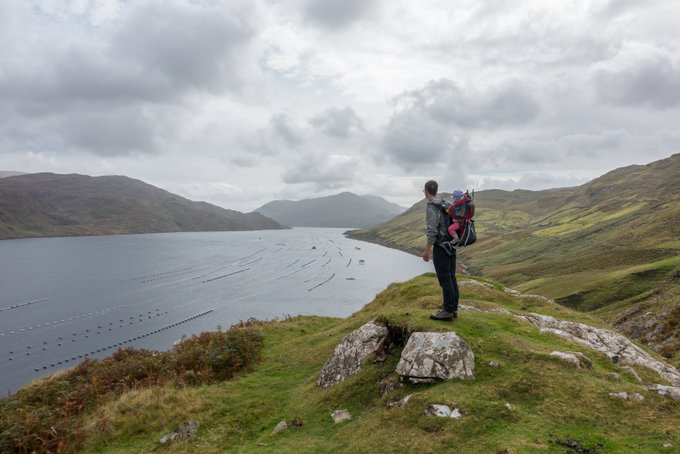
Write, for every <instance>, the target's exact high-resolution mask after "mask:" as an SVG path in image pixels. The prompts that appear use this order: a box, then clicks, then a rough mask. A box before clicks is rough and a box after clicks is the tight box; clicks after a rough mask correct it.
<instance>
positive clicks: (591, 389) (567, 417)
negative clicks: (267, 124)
mask: <svg viewBox="0 0 680 454" xmlns="http://www.w3.org/2000/svg"><path fill="white" fill-rule="evenodd" d="M461 289H462V298H463V300H462V303H463V304H468V305H474V306H478V307H504V308H507V309H509V310H512V311H517V312H522V311H537V312H541V313H546V314H550V315H554V316H557V317H560V318H564V319H571V320H575V321H582V322H586V323H595V324H600V325H603V323H602V322H598V320H597V319H596V318H594V317H591V316H589V315H586V314H583V313H579V312H576V311H572V310H570V309H568V308H565V307H562V306H558V305H555V304H551V303H549V302H547V301H545V300H542V299H539V298H530V297H522V296H512V295H509V294H507V293H504V292H502V291H500V290H499V286H497V285H496V286H494V287H492V288H483V287H479V286H462V287H461ZM440 297H441V296H440V289H439V287H438V286H437V284H436V279H435V278H434V276H433V275H431V274H427V275H423V276H421V277H418V278H415V279H412V280H410V281H408V282H405V283H403V284H393V285H391V286H389V287H388V288H387V289H386V290H384V291H383V292H382V293H380V294H379V295H378V296H377V297H376V299H375V300H374V301H373V302H371V303H370V304H368V305H367V306H365V307H364V308H363V309H362V310H360V311H358V312H357V313H355V314H354V315H352V316H351V317H349V318H347V319H331V318H322V317H295V318H292V319H289V320H286V321H283V322H278V323H270V324H265V325H261V326H256V327H254V328H253V329H256V330H257V331H258V332H259V333H260V334H261V335H262V338H263V340H264V348H263V350H262V354H261V361H260V362H259V363H258V364H257V366H256V367H255V369H254V370H253V371H252V372H250V373H247V374H243V375H240V376H239V377H238V379H236V380H230V381H225V382H221V383H216V384H210V385H200V386H195V387H191V386H181V387H177V386H173V385H170V384H168V385H163V386H159V387H151V388H147V389H143V390H138V391H137V390H134V391H131V392H128V393H126V394H124V395H122V396H121V397H119V398H116V399H112V400H110V401H108V402H106V403H105V404H103V405H101V406H99V407H98V408H96V409H94V410H92V411H90V412H88V413H87V414H86V415H84V416H83V427H84V428H85V429H84V437H85V438H84V440H85V442H84V445H83V448H82V451H83V452H89V453H130V452H148V451H149V450H150V449H154V448H156V447H157V441H158V439H160V437H161V436H162V435H164V434H165V433H167V432H169V431H170V430H172V429H173V428H174V427H176V426H177V425H178V424H179V423H180V422H181V421H183V420H187V419H193V420H197V421H199V422H200V423H201V426H200V428H199V431H198V433H197V435H196V436H194V437H193V438H191V439H189V440H187V441H182V442H180V443H177V444H175V445H173V446H170V447H168V448H164V449H163V451H162V452H168V453H171V452H173V453H174V452H177V453H189V452H192V453H194V452H201V453H222V452H237V453H238V452H242V453H249V452H263V453H299V452H318V453H326V452H343V453H365V452H380V453H382V452H423V453H428V452H433V453H434V452H448V451H449V450H451V449H455V450H456V452H462V453H468V452H469V453H478V452H492V453H493V452H497V451H499V450H503V449H514V450H515V451H516V452H522V453H525V452H528V453H532V452H541V453H543V452H556V453H563V452H565V450H566V448H565V447H564V446H561V445H559V444H557V440H561V441H566V440H577V441H578V442H579V443H581V445H583V446H586V447H591V448H598V447H599V448H598V449H599V451H596V452H641V453H645V452H649V453H653V452H659V451H660V450H661V449H662V446H663V444H664V443H672V444H673V445H674V446H680V426H678V424H677V421H678V418H680V402H678V401H673V400H672V399H669V398H665V397H662V396H659V395H657V394H653V393H650V392H645V391H641V390H640V388H639V387H638V386H637V384H636V383H633V382H632V381H631V380H630V379H629V378H628V376H626V375H625V374H622V380H623V381H621V382H616V381H614V380H613V379H612V377H611V373H613V372H618V371H619V369H618V366H616V365H614V364H612V363H611V362H610V361H609V360H608V359H607V358H606V357H605V356H604V355H600V354H597V353H595V352H593V351H590V350H585V349H582V348H581V347H579V346H577V345H575V344H572V343H569V342H568V341H566V340H564V339H561V338H559V337H556V336H552V335H549V334H544V333H541V332H539V331H538V330H537V329H536V328H534V327H533V326H532V325H530V324H529V323H526V322H524V321H522V320H520V319H518V318H516V317H513V316H510V315H506V314H499V313H486V312H474V311H463V312H461V313H460V318H459V319H457V320H456V321H455V322H453V323H450V324H445V323H444V324H443V323H441V322H434V321H431V320H429V319H428V318H427V316H428V314H429V313H431V312H432V311H433V310H435V309H436V308H437V307H438V306H439V305H440ZM375 319H385V320H389V322H390V323H391V324H392V325H394V326H400V327H402V328H404V329H407V330H409V331H415V330H428V331H441V330H448V329H453V330H455V331H456V332H457V333H458V334H459V335H461V336H462V337H463V338H464V339H465V340H467V341H468V343H469V344H470V345H471V347H472V349H473V351H474V353H475V364H476V370H475V379H474V380H469V381H450V382H442V383H438V384H434V385H406V386H405V387H404V388H402V389H399V390H397V391H394V392H393V393H390V394H388V395H387V396H384V397H383V396H380V394H379V392H378V384H379V382H380V381H381V380H383V379H386V378H391V379H396V378H397V377H396V375H395V373H394V369H395V366H396V363H397V361H398V356H399V351H398V349H395V350H394V351H393V352H392V354H391V355H390V356H389V357H388V358H387V360H386V361H385V363H384V364H379V363H376V364H374V363H372V362H370V361H369V362H368V363H367V364H366V365H365V366H364V367H363V369H362V370H361V371H360V372H359V373H357V374H355V375H353V376H351V377H350V378H348V379H347V380H346V381H344V382H343V383H340V384H338V385H335V386H333V387H331V388H329V389H322V388H319V387H318V386H317V385H316V379H317V376H318V373H319V371H320V369H321V367H322V366H323V364H324V363H325V361H326V359H327V358H328V356H329V355H330V354H331V353H332V351H333V349H334V347H335V345H336V344H337V343H338V342H339V341H340V340H341V339H342V338H343V337H344V336H345V335H347V334H348V333H349V332H351V331H352V330H353V329H355V328H357V327H359V326H360V325H362V324H364V323H366V322H368V321H370V320H375ZM553 350H562V351H565V350H566V351H581V352H582V353H584V354H585V355H587V356H588V357H589V358H591V359H592V360H593V363H594V366H593V369H574V368H571V367H570V366H568V365H566V364H564V363H562V362H560V361H559V360H556V359H555V358H553V357H551V356H550V352H552V351H553ZM490 360H494V361H497V362H499V363H500V365H501V366H500V368H498V369H493V368H489V367H487V366H486V363H487V362H488V361H490ZM639 373H640V374H641V375H642V376H643V378H644V379H645V380H650V381H654V382H660V379H659V378H658V376H656V375H655V373H653V372H651V371H646V370H639ZM618 391H629V392H642V393H644V394H645V398H646V399H645V401H644V402H642V403H633V402H628V401H619V400H614V399H611V398H610V397H609V396H608V393H609V392H618ZM407 394H413V398H412V399H411V401H410V402H409V404H408V405H407V406H406V407H405V408H402V409H387V408H386V407H385V405H386V403H387V402H388V401H391V400H397V399H399V398H401V397H403V396H405V395H407ZM429 403H444V404H449V405H452V406H456V407H458V408H460V409H461V411H462V413H463V415H464V416H463V418H462V419H460V420H450V419H440V418H433V417H425V416H423V414H422V412H423V410H424V408H425V406H426V405H427V404H429ZM506 403H509V404H511V405H512V406H513V410H512V411H511V410H509V409H508V408H506ZM339 408H347V409H348V410H349V411H350V413H351V414H352V420H351V421H349V422H346V423H343V424H339V425H335V424H333V422H332V420H331V418H330V414H331V413H332V412H333V411H334V410H336V409H339ZM294 418H299V419H301V420H302V421H303V422H304V425H303V426H302V427H292V428H291V429H289V430H287V431H284V432H281V433H279V434H276V435H272V434H271V431H272V429H273V428H274V426H276V424H277V423H278V422H279V421H281V420H286V421H291V420H293V419H294Z"/></svg>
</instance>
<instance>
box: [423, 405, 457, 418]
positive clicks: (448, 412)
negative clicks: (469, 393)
mask: <svg viewBox="0 0 680 454" xmlns="http://www.w3.org/2000/svg"><path fill="white" fill-rule="evenodd" d="M423 414H424V415H425V416H438V417H440V418H453V419H459V418H460V417H462V416H463V415H462V414H461V412H460V410H459V409H457V408H453V409H452V408H451V407H449V406H448V405H443V404H430V405H428V406H427V407H425V411H424V412H423Z"/></svg>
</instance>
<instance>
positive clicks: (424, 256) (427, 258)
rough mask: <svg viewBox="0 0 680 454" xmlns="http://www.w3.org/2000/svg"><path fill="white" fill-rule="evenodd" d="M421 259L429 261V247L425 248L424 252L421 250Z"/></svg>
mask: <svg viewBox="0 0 680 454" xmlns="http://www.w3.org/2000/svg"><path fill="white" fill-rule="evenodd" d="M423 260H425V261H426V262H429V261H430V250H429V249H425V252H423Z"/></svg>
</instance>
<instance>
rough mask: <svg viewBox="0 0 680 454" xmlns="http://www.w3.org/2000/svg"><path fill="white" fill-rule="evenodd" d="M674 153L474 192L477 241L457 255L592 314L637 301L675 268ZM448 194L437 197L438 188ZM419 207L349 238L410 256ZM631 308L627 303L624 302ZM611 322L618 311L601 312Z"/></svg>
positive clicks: (679, 246) (678, 199) (678, 237)
mask: <svg viewBox="0 0 680 454" xmlns="http://www.w3.org/2000/svg"><path fill="white" fill-rule="evenodd" d="M678 175H680V154H676V155H673V156H671V157H670V158H667V159H663V160H660V161H656V162H654V163H651V164H649V165H645V166H630V167H625V168H621V169H617V170H615V171H613V172H610V173H607V174H606V175H603V176H602V177H600V178H597V179H595V180H593V181H591V182H589V183H587V184H584V185H582V186H578V187H573V188H564V189H553V190H545V191H525V190H516V191H511V192H509V191H500V190H488V191H480V192H478V193H477V194H476V205H477V215H476V227H477V233H478V237H479V241H478V242H477V243H476V244H474V245H473V246H470V247H469V248H466V249H465V250H464V251H463V252H462V253H461V259H462V261H463V262H464V263H465V265H466V266H467V267H468V269H469V271H470V272H472V273H473V274H478V275H483V276H486V277H489V278H492V279H496V280H499V281H501V282H503V283H504V284H506V285H509V286H512V287H515V288H517V289H519V290H522V291H525V292H530V293H537V294H542V295H547V296H550V297H551V298H555V299H556V300H557V301H558V302H559V303H561V304H564V305H566V306H569V307H573V308H577V309H579V310H586V311H588V310H596V309H599V308H604V307H605V306H608V305H610V304H614V303H617V307H618V308H620V309H621V310H623V309H625V307H626V305H623V306H622V305H620V304H618V303H620V302H621V301H624V300H628V299H630V298H635V297H638V296H640V295H642V294H644V293H645V292H648V291H650V290H652V289H653V288H655V287H656V286H657V285H659V284H660V283H661V282H663V281H664V280H665V279H666V278H667V277H668V276H669V275H670V274H671V273H672V272H673V271H675V270H677V269H678V268H680V182H679V181H680V180H678ZM444 196H445V197H448V195H447V194H444ZM424 211H425V203H424V201H421V202H419V203H417V204H416V205H414V206H413V207H412V208H410V209H409V210H408V211H407V212H406V213H404V214H402V215H401V216H397V217H396V218H394V219H393V220H391V221H388V222H386V223H384V224H382V225H380V226H377V227H375V228H373V229H364V230H358V231H353V232H350V236H352V237H354V238H357V239H364V240H367V241H372V242H377V243H380V244H384V245H387V246H392V247H397V248H400V249H404V250H409V251H412V252H416V253H419V252H420V251H422V248H423V246H424V244H425V232H424ZM631 304H632V303H631ZM601 313H602V314H604V315H606V316H607V319H608V320H610V321H614V320H615V319H616V318H617V317H618V316H619V315H620V314H621V313H620V312H616V311H602V312H601Z"/></svg>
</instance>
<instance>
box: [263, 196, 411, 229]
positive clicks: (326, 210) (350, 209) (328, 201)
mask: <svg viewBox="0 0 680 454" xmlns="http://www.w3.org/2000/svg"><path fill="white" fill-rule="evenodd" d="M399 208H400V207H399V205H396V204H392V203H390V202H388V201H386V200H384V199H382V198H380V197H375V196H366V197H362V196H358V195H356V194H352V193H351V192H342V193H340V194H336V195H331V196H327V197H319V198H316V199H304V200H299V201H295V202H293V201H290V200H275V201H272V202H269V203H267V204H265V205H263V206H261V207H260V208H258V209H256V210H255V211H256V212H258V213H262V214H264V215H265V216H268V217H270V218H272V219H274V220H276V221H277V222H280V223H282V224H285V225H291V226H295V227H369V226H373V225H377V224H380V223H381V222H385V221H387V220H388V219H391V218H392V217H393V216H394V215H395V213H396V212H398V211H399Z"/></svg>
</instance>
